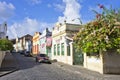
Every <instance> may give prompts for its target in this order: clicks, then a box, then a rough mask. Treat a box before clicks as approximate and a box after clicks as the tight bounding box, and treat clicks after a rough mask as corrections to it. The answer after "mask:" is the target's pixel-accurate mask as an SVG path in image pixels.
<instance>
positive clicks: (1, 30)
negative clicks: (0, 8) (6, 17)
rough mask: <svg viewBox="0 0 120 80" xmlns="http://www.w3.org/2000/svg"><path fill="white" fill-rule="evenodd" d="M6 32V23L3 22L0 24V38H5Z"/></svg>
mask: <svg viewBox="0 0 120 80" xmlns="http://www.w3.org/2000/svg"><path fill="white" fill-rule="evenodd" d="M6 34H7V23H6V22H4V23H3V24H0V39H1V38H6Z"/></svg>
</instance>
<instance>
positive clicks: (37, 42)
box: [32, 32, 41, 56]
mask: <svg viewBox="0 0 120 80" xmlns="http://www.w3.org/2000/svg"><path fill="white" fill-rule="evenodd" d="M40 35H41V33H40V32H35V34H34V36H33V47H32V53H33V56H34V55H36V54H38V53H39V52H40Z"/></svg>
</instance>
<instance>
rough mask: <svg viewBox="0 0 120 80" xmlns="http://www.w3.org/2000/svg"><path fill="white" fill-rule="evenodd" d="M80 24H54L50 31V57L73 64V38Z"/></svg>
mask: <svg viewBox="0 0 120 80" xmlns="http://www.w3.org/2000/svg"><path fill="white" fill-rule="evenodd" d="M80 28H81V25H76V24H68V23H65V24H56V26H55V27H54V29H53V31H52V59H56V60H57V61H59V62H63V63H67V64H71V65H73V44H72V42H73V39H72V37H73V36H74V35H75V34H76V33H77V32H78V31H79V29H80Z"/></svg>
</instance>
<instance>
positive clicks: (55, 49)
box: [54, 44, 56, 55]
mask: <svg viewBox="0 0 120 80" xmlns="http://www.w3.org/2000/svg"><path fill="white" fill-rule="evenodd" d="M54 55H56V44H55V45H54Z"/></svg>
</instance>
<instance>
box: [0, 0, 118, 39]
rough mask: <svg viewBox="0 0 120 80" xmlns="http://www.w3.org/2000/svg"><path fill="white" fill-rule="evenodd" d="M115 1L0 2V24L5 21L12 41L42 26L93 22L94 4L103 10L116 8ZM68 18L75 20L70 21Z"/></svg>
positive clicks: (19, 0) (50, 26)
mask: <svg viewBox="0 0 120 80" xmlns="http://www.w3.org/2000/svg"><path fill="white" fill-rule="evenodd" d="M119 2H120V1H119V0H114V1H113V0H0V23H2V22H3V21H7V23H8V36H9V37H10V38H15V37H17V36H23V35H25V34H31V35H33V34H34V32H36V31H39V32H42V31H43V30H44V29H45V28H46V27H49V28H52V27H53V26H54V24H55V23H57V22H61V23H62V22H63V21H64V20H67V22H68V23H73V24H80V23H79V20H77V18H80V19H81V20H82V22H83V23H86V22H89V21H91V20H93V19H94V18H95V17H94V16H95V14H94V13H93V12H92V11H91V10H92V9H94V10H97V11H101V10H100V9H99V8H98V6H97V4H103V5H104V6H106V7H107V8H109V7H110V5H112V7H113V8H116V9H118V8H120V5H119ZM72 19H76V20H75V21H74V22H73V21H72Z"/></svg>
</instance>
